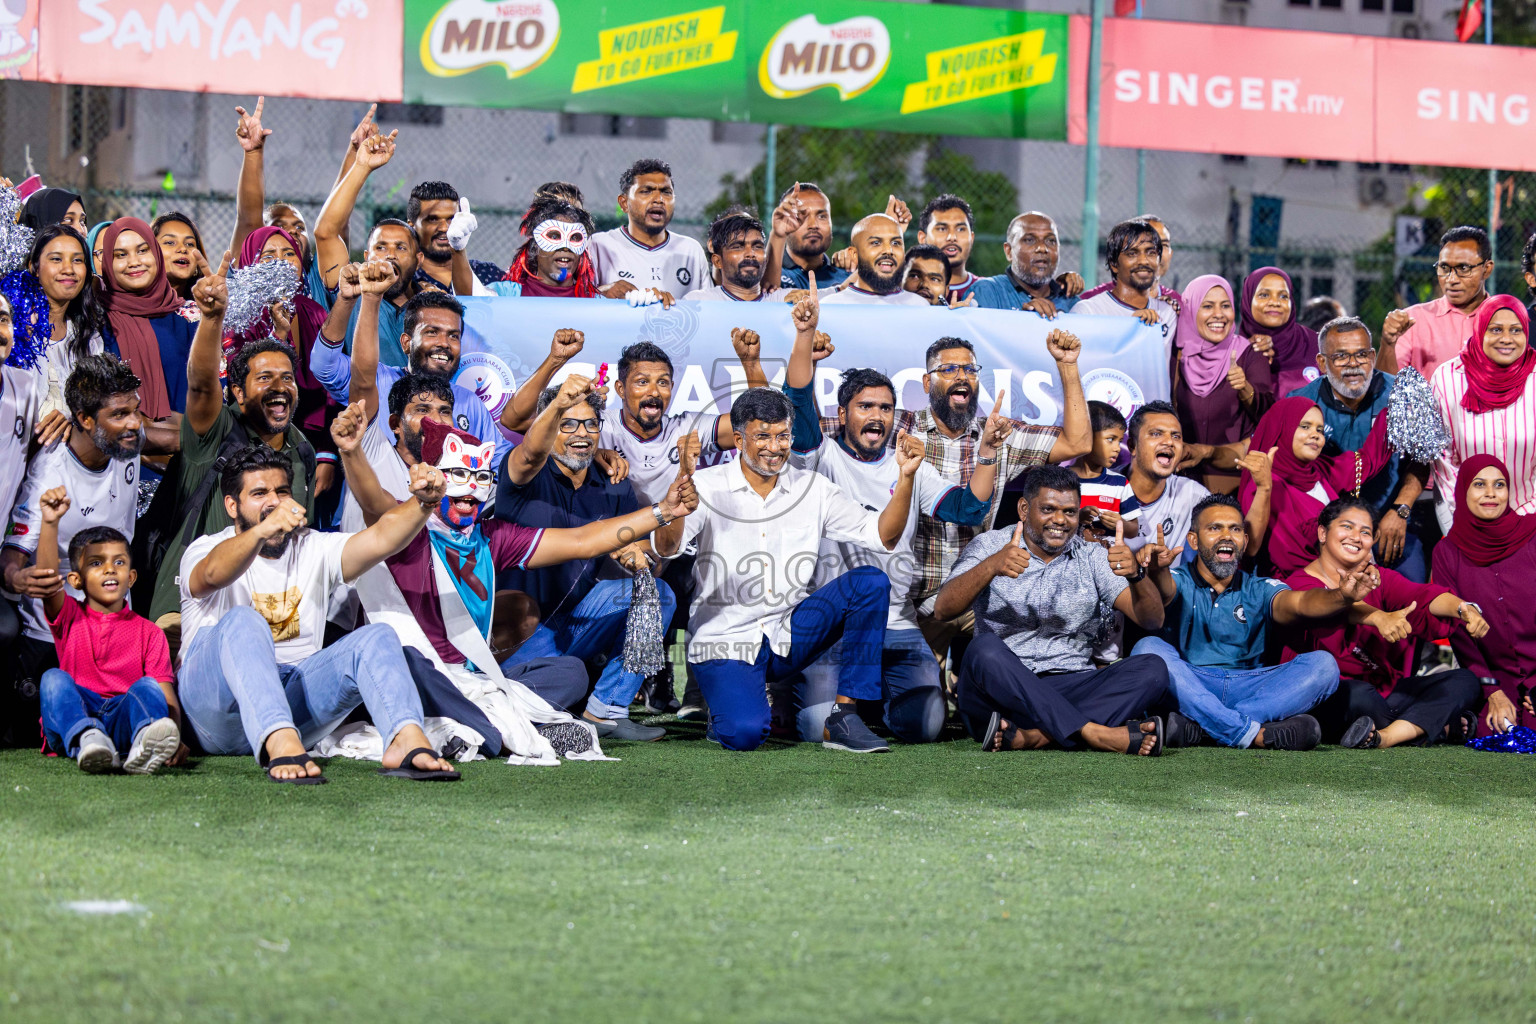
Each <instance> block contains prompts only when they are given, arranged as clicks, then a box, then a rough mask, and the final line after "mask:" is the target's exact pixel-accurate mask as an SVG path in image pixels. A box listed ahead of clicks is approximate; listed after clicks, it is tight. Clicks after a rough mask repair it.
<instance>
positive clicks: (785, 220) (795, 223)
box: [772, 181, 805, 238]
mask: <svg viewBox="0 0 1536 1024" xmlns="http://www.w3.org/2000/svg"><path fill="white" fill-rule="evenodd" d="M799 191H800V183H799V182H798V181H797V182H795V187H794V188H792V189H790V190H789V195H788V196H786V197H785V198H784V201H783V202H782V203H780V204H779V205H778V206H775V207H774V208H773V226H772V230H773V237H774V238H788V237H789V236H790V235H792V234H794V233H795V232H796V231H799V230H800V226H801V225H802V224H804V223H805V204H804V203H802V202H801V201H800V197H799V195H798V194H797V193H799Z"/></svg>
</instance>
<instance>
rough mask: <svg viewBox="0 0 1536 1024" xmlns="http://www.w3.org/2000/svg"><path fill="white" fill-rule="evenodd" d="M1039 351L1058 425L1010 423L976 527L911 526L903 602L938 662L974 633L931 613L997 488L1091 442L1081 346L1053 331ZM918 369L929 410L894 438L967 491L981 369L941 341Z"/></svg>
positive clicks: (954, 343) (907, 420) (904, 416)
mask: <svg viewBox="0 0 1536 1024" xmlns="http://www.w3.org/2000/svg"><path fill="white" fill-rule="evenodd" d="M823 301H825V300H823ZM1045 346H1046V351H1048V352H1049V353H1050V356H1051V358H1052V359H1053V360H1055V362H1056V372H1057V375H1058V376H1059V377H1060V379H1061V396H1062V408H1063V412H1062V420H1061V426H1060V427H1055V426H1049V425H1046V424H1032V423H1020V422H1017V421H1013V429H1012V431H1011V432H1010V433H1009V435H1008V439H1007V440H1006V441H1004V443H1003V447H1002V448H1001V449H1000V450H999V451H998V452H997V454H996V455H995V456H993V457H994V458H996V459H997V460H998V463H997V485H996V487H995V489H994V490H993V492H992V503H991V507H990V508H989V509H988V510H987V516H986V519H985V520H984V521H983V522H982V523H981V525H979V526H975V527H971V526H961V525H959V524H958V523H945V522H940V521H939V520H937V519H934V518H933V517H931V516H926V515H924V516H921V517H919V519H918V521H917V531H916V533H914V534H913V537H912V555H913V558H914V559H915V564H914V566H913V573H912V585H911V590H910V595H909V596H910V597H911V599H912V603H913V604H914V605H916V606H917V624H918V627H919V628H920V629H922V631H923V636H924V637H925V638H926V639H927V640H928V644H929V646H930V647H932V648H933V650H934V653H935V654H937V655H938V657H939V659H940V660H941V661H942V660H943V658H944V656H945V654H946V652H947V651H948V649H949V645H950V643H951V642H952V641H953V640H954V639H955V638H956V637H958V636H959V635H960V634H961V633H965V634H969V633H970V632H971V631H972V628H973V627H972V624H973V622H974V619H973V617H972V616H971V615H970V613H966V614H964V615H961V616H959V617H958V618H955V619H952V620H949V621H945V620H942V619H939V618H937V617H935V616H934V614H933V602H934V599H935V598H936V597H937V596H938V593H939V588H940V587H942V586H943V585H944V581H945V580H946V579H948V578H949V572H950V570H951V569H952V568H954V565H955V561H956V560H957V559H959V557H960V552H962V551H963V550H965V546H966V545H967V544H969V543H970V542H971V540H972V538H974V537H975V536H976V535H977V534H979V533H985V532H986V531H987V530H990V529H991V528H992V522H993V520H994V519H995V518H996V516H997V508H998V503H999V502H1000V501H1001V497H1002V492H1003V487H1004V486H1005V485H1006V484H1007V483H1008V481H1010V480H1012V479H1013V478H1014V477H1016V476H1018V475H1019V474H1021V473H1023V472H1024V471H1025V470H1026V469H1029V468H1030V467H1031V466H1038V465H1040V464H1041V463H1044V462H1063V461H1065V460H1067V459H1075V458H1077V457H1078V456H1079V455H1086V454H1087V452H1088V449H1089V447H1090V446H1091V445H1092V443H1093V430H1092V426H1091V424H1090V423H1089V420H1088V402H1087V399H1085V398H1084V397H1083V382H1082V379H1081V378H1080V377H1079V376H1078V372H1077V357H1078V353H1079V352H1081V351H1082V342H1080V341H1079V340H1078V339H1077V337H1076V336H1075V335H1072V334H1069V333H1067V332H1066V331H1063V330H1053V331H1051V332H1050V334H1049V336H1047V338H1046V340H1045ZM923 365H924V367H925V368H926V370H927V372H926V373H924V374H923V390H924V391H926V392H927V393H928V408H926V409H922V410H919V411H917V412H910V411H908V412H903V413H901V414H900V416H899V417H898V421H897V424H896V427H897V431H905V432H906V433H908V434H910V435H911V436H912V437H915V438H917V439H918V440H919V441H922V442H923V447H924V449H925V458H926V459H927V461H928V463H929V464H930V465H931V466H933V468H934V469H936V470H938V472H939V475H940V476H942V477H944V478H945V479H946V480H948V481H950V482H951V483H953V484H957V485H959V486H961V487H968V486H969V485H970V482H971V473H973V472H974V471H975V469H976V447H977V444H978V443H979V439H980V437H981V427H982V424H981V423H980V422H979V421H978V420H977V418H976V411H977V400H978V398H979V396H980V394H981V385H980V374H981V365H980V364H979V363H978V362H977V361H976V349H975V347H974V346H973V345H972V344H971V343H970V342H969V341H966V340H965V339H964V338H940V339H939V340H938V341H935V342H934V343H933V344H932V345H929V346H928V351H927V353H926V355H925V361H924V364H923ZM989 411H990V410H989ZM894 436H895V435H894V433H893V435H892V437H893V438H894ZM892 443H894V442H892Z"/></svg>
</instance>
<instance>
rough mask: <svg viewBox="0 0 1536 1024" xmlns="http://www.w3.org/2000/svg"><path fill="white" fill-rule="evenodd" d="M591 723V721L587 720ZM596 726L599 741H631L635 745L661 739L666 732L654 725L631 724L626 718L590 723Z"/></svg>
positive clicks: (605, 719) (606, 719)
mask: <svg viewBox="0 0 1536 1024" xmlns="http://www.w3.org/2000/svg"><path fill="white" fill-rule="evenodd" d="M587 721H589V722H592V719H590V718H589V719H587ZM592 724H593V725H595V726H597V735H598V738H599V739H605V740H631V741H633V742H636V743H651V742H653V741H655V740H659V739H661V738H662V737H663V736H665V735H666V734H667V730H665V729H662V728H659V727H658V726H654V725H641V724H640V723H639V722H631V721H630V720H629V719H627V718H604V719H602V720H601V721H596V722H592Z"/></svg>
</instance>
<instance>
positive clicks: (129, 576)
mask: <svg viewBox="0 0 1536 1024" xmlns="http://www.w3.org/2000/svg"><path fill="white" fill-rule="evenodd" d="M38 504H39V506H40V513H41V519H42V523H41V525H40V528H39V530H38V541H37V566H38V568H40V569H50V570H52V571H53V572H55V573H57V572H58V569H59V520H60V519H62V518H63V516H64V513H65V512H67V511H68V510H69V495H68V494H66V493H65V490H64V488H62V487H55V488H53V489H52V490H49V491H44V492H43V494H42V496H41V497H40V498H39V500H38ZM130 557H131V556H130V555H129V553H128V538H126V537H124V536H123V535H122V534H121V533H119V532H118V531H117V530H114V529H113V528H112V527H110V526H92V527H88V528H87V529H84V530H81V531H80V532H79V533H77V534H75V536H74V538H73V539H72V540H71V541H70V542H69V576H68V579H69V585H70V586H72V587H74V588H75V589H76V590H79V591H81V592H82V593H83V594H85V600H83V601H77V600H75V599H74V598H72V597H70V596H69V595H68V594H66V593H65V592H64V588H63V586H60V587H58V588H57V589H56V590H54V592H53V593H52V594H50V595H49V596H47V597H45V598H43V610H44V612H45V613H46V614H47V616H48V625H49V627H50V628H51V629H52V631H53V641H54V644H55V645H56V646H57V648H58V655H59V668H55V669H49V670H48V671H47V672H45V673H43V678H42V681H41V684H40V685H39V687H38V698H39V700H40V701H41V703H42V706H43V738H44V740H45V741H46V742H47V744H48V749H50V750H52V751H53V752H54V753H57V754H64V755H67V756H69V757H73V758H75V759H76V760H77V761H79V762H80V768H81V770H82V771H87V772H93V773H97V772H107V771H111V770H112V769H114V768H118V767H121V768H122V769H123V770H124V771H126V772H132V773H133V774H135V775H149V774H151V773H153V772H157V771H159V770H160V769H161V768H162V767H164V766H165V765H166V764H168V763H170V762H171V761H173V760H178V761H179V760H180V758H181V757H182V756H183V754H184V750H185V748H183V747H182V746H181V730H180V729H178V728H177V726H176V719H177V718H179V717H180V710H179V709H178V708H177V706H176V690H175V687H174V685H173V682H174V677H173V676H172V674H171V650H170V647H169V645H167V644H166V642H165V634H164V633H162V632H160V630H159V629H157V628H155V625H154V623H152V622H150V621H149V620H148V619H146V618H143V617H142V616H139V615H135V614H134V613H133V611H132V610H130V609H129V608H128V591H129V588H131V587H132V586H133V583H134V580H135V579H136V578H137V576H138V574H137V573H135V572H134V570H133V568H132V565H131V563H130ZM173 714H174V715H175V716H176V718H173V717H171V716H172V715H173ZM124 747H126V748H128V757H127V759H126V760H121V759H120V758H119V755H118V751H119V750H121V749H123V748H124Z"/></svg>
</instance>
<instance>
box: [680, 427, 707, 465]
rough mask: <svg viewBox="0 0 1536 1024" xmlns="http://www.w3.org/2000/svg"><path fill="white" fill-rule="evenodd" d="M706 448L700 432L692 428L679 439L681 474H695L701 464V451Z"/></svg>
mask: <svg viewBox="0 0 1536 1024" xmlns="http://www.w3.org/2000/svg"><path fill="white" fill-rule="evenodd" d="M703 450H704V446H703V444H702V443H701V442H700V441H699V432H698V431H697V430H690V431H689V432H688V433H686V434H684V435H683V436H682V437H680V438H678V439H677V472H678V474H679V475H681V474H683V473H686V474H687V475H688V476H693V471H694V469H695V468H697V466H698V464H699V453H700V452H701V451H703Z"/></svg>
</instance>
